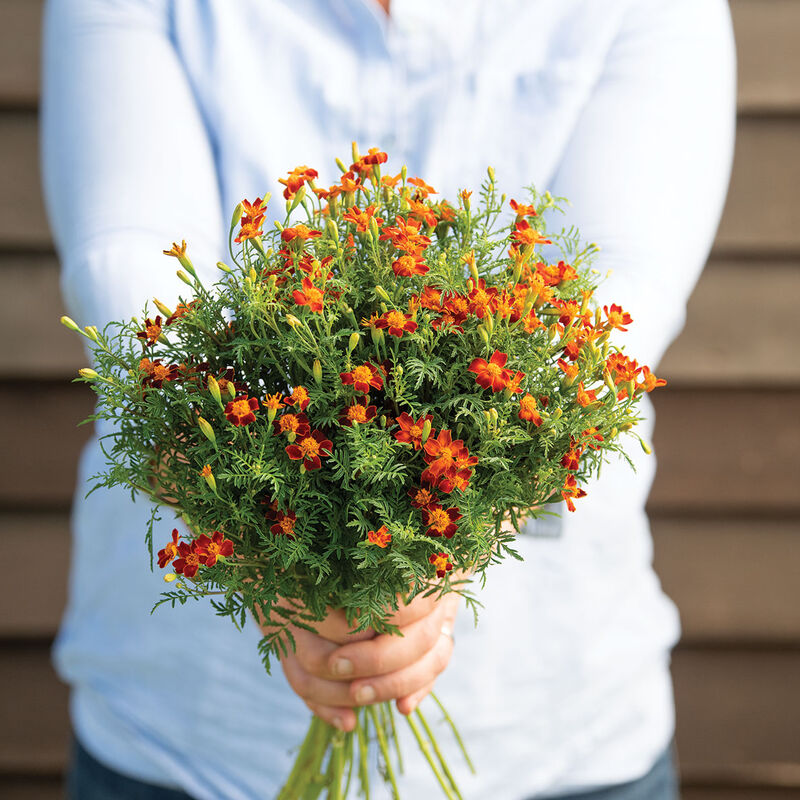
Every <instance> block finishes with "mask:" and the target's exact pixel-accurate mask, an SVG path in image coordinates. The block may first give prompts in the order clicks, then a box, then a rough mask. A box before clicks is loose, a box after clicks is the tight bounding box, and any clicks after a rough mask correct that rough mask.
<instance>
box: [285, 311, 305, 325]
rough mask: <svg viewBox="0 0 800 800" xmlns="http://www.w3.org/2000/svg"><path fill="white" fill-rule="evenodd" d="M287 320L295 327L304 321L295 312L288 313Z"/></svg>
mask: <svg viewBox="0 0 800 800" xmlns="http://www.w3.org/2000/svg"><path fill="white" fill-rule="evenodd" d="M286 321H287V322H288V323H289V324H290V325H291V326H292V327H293V328H296V327H298V326H299V325H302V324H303V323H302V322H300V320H299V319H298V318H297V317H296V316H295V315H294V314H287V315H286Z"/></svg>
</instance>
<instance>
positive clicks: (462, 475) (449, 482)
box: [436, 456, 478, 494]
mask: <svg viewBox="0 0 800 800" xmlns="http://www.w3.org/2000/svg"><path fill="white" fill-rule="evenodd" d="M473 458H475V460H476V461H477V460H478V459H477V458H476V457H474V456H473ZM471 477H472V470H471V469H459V470H457V471H456V472H454V473H453V474H452V475H444V477H442V479H441V480H440V481H439V482H438V483H437V484H436V488H437V489H439V491H442V492H444V493H445V494H450V493H451V492H452V491H453V489H458V490H459V491H460V492H465V491H466V490H467V488H468V487H469V479H470V478H471Z"/></svg>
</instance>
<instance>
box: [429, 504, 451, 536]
mask: <svg viewBox="0 0 800 800" xmlns="http://www.w3.org/2000/svg"><path fill="white" fill-rule="evenodd" d="M449 524H450V517H449V516H448V514H447V512H446V511H445V510H444V509H443V508H435V509H434V510H433V511H431V513H430V516H429V517H428V527H430V528H433V529H434V530H436V531H443V530H444V529H445V528H446V527H447V526H448V525H449Z"/></svg>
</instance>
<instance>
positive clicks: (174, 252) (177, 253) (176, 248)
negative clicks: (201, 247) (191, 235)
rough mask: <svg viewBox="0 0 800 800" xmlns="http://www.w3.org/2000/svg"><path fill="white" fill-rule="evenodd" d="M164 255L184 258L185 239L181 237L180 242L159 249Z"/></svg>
mask: <svg viewBox="0 0 800 800" xmlns="http://www.w3.org/2000/svg"><path fill="white" fill-rule="evenodd" d="M161 252H162V253H163V254H164V255H165V256H172V257H173V258H185V256H186V240H185V239H183V240H182V241H181V243H180V244H178V243H177V242H173V243H172V247H171V248H170V249H169V250H162V251H161Z"/></svg>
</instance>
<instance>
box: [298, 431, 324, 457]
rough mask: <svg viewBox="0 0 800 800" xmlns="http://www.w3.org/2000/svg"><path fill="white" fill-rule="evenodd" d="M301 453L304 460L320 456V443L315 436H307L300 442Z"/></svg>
mask: <svg viewBox="0 0 800 800" xmlns="http://www.w3.org/2000/svg"><path fill="white" fill-rule="evenodd" d="M300 451H301V452H302V453H303V457H304V458H308V459H311V458H314V456H317V455H319V442H318V441H317V440H316V439H315V438H314V437H313V436H306V437H305V439H303V440H302V441H301V442H300Z"/></svg>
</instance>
